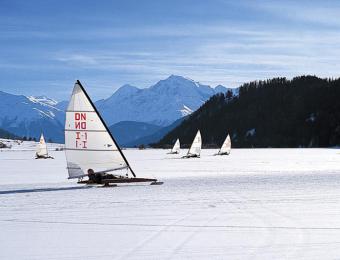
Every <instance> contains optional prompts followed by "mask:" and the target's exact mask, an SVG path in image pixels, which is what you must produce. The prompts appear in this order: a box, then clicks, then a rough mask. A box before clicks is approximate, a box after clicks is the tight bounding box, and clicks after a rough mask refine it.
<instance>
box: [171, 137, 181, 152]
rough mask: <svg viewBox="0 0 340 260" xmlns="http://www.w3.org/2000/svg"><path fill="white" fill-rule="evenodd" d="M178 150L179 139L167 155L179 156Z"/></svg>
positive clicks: (179, 145) (179, 146) (179, 147)
mask: <svg viewBox="0 0 340 260" xmlns="http://www.w3.org/2000/svg"><path fill="white" fill-rule="evenodd" d="M180 150H181V144H180V142H179V139H177V140H176V142H175V144H174V147H172V149H171V151H170V152H169V154H179V152H180Z"/></svg>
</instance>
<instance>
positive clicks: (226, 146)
mask: <svg viewBox="0 0 340 260" xmlns="http://www.w3.org/2000/svg"><path fill="white" fill-rule="evenodd" d="M230 150H231V140H230V136H229V134H228V135H227V137H226V139H225V140H224V142H223V144H222V146H221V149H220V150H219V151H218V153H217V154H216V155H229V154H230Z"/></svg>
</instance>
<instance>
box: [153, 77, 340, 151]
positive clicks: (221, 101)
mask: <svg viewBox="0 0 340 260" xmlns="http://www.w3.org/2000/svg"><path fill="white" fill-rule="evenodd" d="M339 100H340V79H336V80H332V79H320V78H317V77H315V76H302V77H296V78H294V79H292V80H287V79H286V78H275V79H271V80H266V81H256V82H251V83H247V84H244V85H243V86H241V87H240V89H239V95H238V96H234V97H230V96H227V95H225V94H218V95H215V96H213V97H212V98H210V99H209V101H208V102H206V103H205V104H204V105H203V106H202V107H201V108H199V109H198V110H197V111H196V112H194V113H193V114H191V115H190V116H189V117H188V119H187V120H185V121H183V123H182V124H181V125H180V126H178V127H177V128H175V129H174V130H172V131H171V132H169V133H168V134H167V135H166V136H165V137H164V138H163V139H162V140H161V141H160V142H159V143H157V144H155V146H158V147H163V146H166V145H169V144H172V143H173V142H174V141H175V140H176V138H178V137H179V138H180V140H181V143H182V144H187V145H189V144H190V143H191V141H192V139H193V137H194V135H195V133H196V131H197V129H201V133H202V139H203V144H204V145H205V146H219V145H221V143H222V142H223V139H224V138H225V136H226V135H227V133H230V135H231V137H232V145H233V147H330V146H336V145H340V102H339Z"/></svg>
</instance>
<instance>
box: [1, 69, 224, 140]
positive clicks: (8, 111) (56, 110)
mask: <svg viewBox="0 0 340 260" xmlns="http://www.w3.org/2000/svg"><path fill="white" fill-rule="evenodd" d="M227 90H228V89H227V88H225V87H223V86H217V87H216V88H211V87H210V86H207V85H203V84H200V83H198V82H195V81H193V80H191V79H187V78H184V77H181V76H174V75H172V76H170V77H168V78H167V79H164V80H161V81H159V82H158V83H156V84H155V85H153V86H151V87H149V88H144V89H139V88H137V87H134V86H131V85H124V86H122V87H121V88H119V89H118V90H117V91H116V92H115V93H114V94H113V95H112V96H111V97H109V98H107V99H102V100H99V101H97V102H95V104H96V106H97V108H98V110H99V111H100V112H101V114H102V115H103V117H104V119H105V121H106V123H107V125H108V126H112V125H113V124H116V123H118V122H121V121H135V122H142V123H149V124H153V125H157V126H162V127H164V126H167V125H170V124H171V123H173V122H174V121H176V120H177V119H179V118H182V117H184V116H187V115H189V114H191V113H192V112H194V111H195V110H196V109H197V108H199V107H200V106H201V105H202V104H203V103H204V102H205V101H207V100H208V99H209V98H210V97H211V96H212V95H214V94H216V93H220V92H226V91H227ZM67 104H68V101H61V102H57V101H56V100H54V99H51V98H48V97H45V96H29V97H26V96H23V95H13V94H8V93H5V92H1V91H0V128H2V129H4V130H7V131H9V132H11V133H13V134H15V135H17V136H27V137H36V138H38V137H39V136H40V133H41V132H43V133H44V135H45V137H46V139H47V140H48V139H52V140H53V141H56V142H63V141H64V130H63V129H64V122H65V110H66V107H67ZM122 131H124V130H122ZM146 134H147V135H150V134H151V133H146ZM122 136H125V135H124V133H122ZM123 139H124V138H123ZM125 141H129V140H122V143H126V142H125Z"/></svg>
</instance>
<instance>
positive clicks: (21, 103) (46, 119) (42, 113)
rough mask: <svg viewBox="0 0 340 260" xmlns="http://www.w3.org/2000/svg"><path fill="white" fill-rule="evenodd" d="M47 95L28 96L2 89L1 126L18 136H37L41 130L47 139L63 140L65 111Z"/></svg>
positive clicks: (0, 96)
mask: <svg viewBox="0 0 340 260" xmlns="http://www.w3.org/2000/svg"><path fill="white" fill-rule="evenodd" d="M56 105H57V102H56V101H55V100H53V99H49V98H47V97H33V96H30V97H26V96H23V95H12V94H8V93H5V92H2V91H0V111H1V113H0V128H2V129H4V130H7V131H9V132H11V133H13V134H16V135H17V136H27V137H36V138H38V137H39V136H40V133H41V131H44V135H45V137H46V138H47V139H49V138H52V139H53V140H54V141H62V139H63V138H62V136H63V123H61V122H60V119H62V118H63V117H64V112H63V111H62V110H61V109H59V108H57V107H56Z"/></svg>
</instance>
